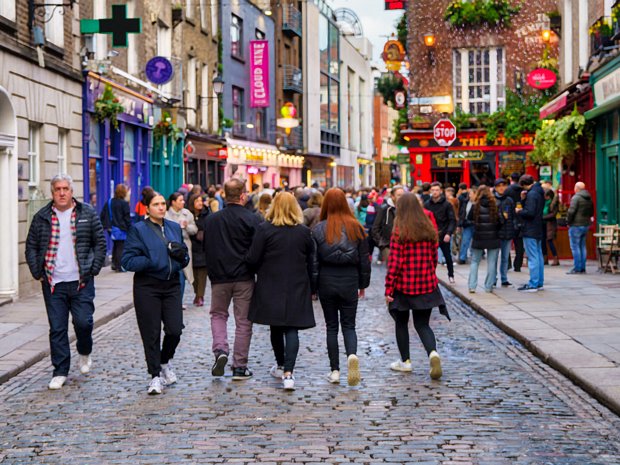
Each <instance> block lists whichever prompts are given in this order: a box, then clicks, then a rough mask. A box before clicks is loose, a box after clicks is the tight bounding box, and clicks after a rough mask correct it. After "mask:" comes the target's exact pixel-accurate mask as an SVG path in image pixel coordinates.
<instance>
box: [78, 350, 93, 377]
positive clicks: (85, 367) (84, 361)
mask: <svg viewBox="0 0 620 465" xmlns="http://www.w3.org/2000/svg"><path fill="white" fill-rule="evenodd" d="M92 365H93V360H92V359H91V358H90V355H82V354H80V373H82V374H83V375H85V374H86V373H89V372H90V367H91V366H92Z"/></svg>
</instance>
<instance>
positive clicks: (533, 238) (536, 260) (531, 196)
mask: <svg viewBox="0 0 620 465" xmlns="http://www.w3.org/2000/svg"><path fill="white" fill-rule="evenodd" d="M519 184H520V185H521V187H522V188H523V189H524V190H523V192H522V193H521V204H522V207H521V208H519V207H517V208H516V210H515V211H516V214H517V218H518V219H519V220H520V222H521V224H522V226H521V235H522V236H523V246H524V247H525V252H526V253H527V267H528V268H529V269H530V280H529V282H528V283H527V284H524V285H523V286H521V287H520V288H519V289H518V290H519V291H523V292H537V291H539V290H543V289H544V288H543V286H544V282H545V259H544V257H543V253H542V241H543V239H544V231H545V229H544V223H543V210H544V208H545V192H544V191H543V188H542V187H541V185H540V183H538V182H535V181H534V178H533V177H532V176H530V175H529V174H524V175H523V176H521V178H520V179H519Z"/></svg>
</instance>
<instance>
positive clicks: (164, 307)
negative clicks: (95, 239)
mask: <svg viewBox="0 0 620 465" xmlns="http://www.w3.org/2000/svg"><path fill="white" fill-rule="evenodd" d="M145 200H146V208H147V214H148V217H147V219H146V220H144V221H141V222H140V223H138V224H136V225H135V226H134V227H133V228H131V230H130V231H129V234H128V235H127V243H126V244H125V251H124V252H123V258H122V261H121V263H122V265H123V268H124V269H125V270H127V271H133V272H134V273H135V274H134V277H133V302H134V308H135V310H136V320H137V322H138V328H139V330H140V336H141V337H142V344H143V346H144V355H145V358H146V366H147V369H148V372H149V374H150V375H151V381H150V383H149V386H148V389H147V392H148V394H151V395H155V394H161V393H162V391H163V389H164V387H165V386H168V385H171V384H174V383H176V381H177V375H176V373H175V372H174V369H173V368H172V363H171V360H172V359H173V358H174V354H175V351H176V348H177V346H178V345H179V342H180V341H181V333H182V332H183V310H182V308H181V300H182V295H181V280H180V278H179V274H181V273H182V272H183V268H184V267H186V266H187V265H188V264H189V251H188V250H187V246H186V245H185V243H184V242H183V233H182V231H181V227H180V226H179V225H178V223H175V222H174V221H170V220H167V219H165V215H166V200H165V199H164V197H163V196H162V195H161V194H159V193H158V192H153V193H151V196H150V197H148V196H147V198H146V199H145ZM162 323H163V327H164V340H163V342H161V330H162Z"/></svg>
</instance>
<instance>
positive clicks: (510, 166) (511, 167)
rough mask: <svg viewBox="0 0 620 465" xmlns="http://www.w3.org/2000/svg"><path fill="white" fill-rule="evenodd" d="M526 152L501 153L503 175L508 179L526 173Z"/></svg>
mask: <svg viewBox="0 0 620 465" xmlns="http://www.w3.org/2000/svg"><path fill="white" fill-rule="evenodd" d="M525 158H526V155H525V152H500V153H499V165H500V167H501V174H502V176H503V177H504V178H508V177H509V176H510V175H511V174H512V173H525Z"/></svg>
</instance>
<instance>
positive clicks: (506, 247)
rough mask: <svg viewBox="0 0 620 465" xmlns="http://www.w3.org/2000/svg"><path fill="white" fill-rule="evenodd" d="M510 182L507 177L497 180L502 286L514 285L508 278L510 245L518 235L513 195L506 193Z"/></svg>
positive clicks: (496, 193) (496, 196)
mask: <svg viewBox="0 0 620 465" xmlns="http://www.w3.org/2000/svg"><path fill="white" fill-rule="evenodd" d="M507 187H508V183H507V181H506V180H505V179H502V178H499V179H496V180H495V200H496V201H497V208H498V211H499V214H500V215H501V216H502V217H503V218H500V220H501V226H500V229H499V242H500V245H499V250H500V260H499V276H500V280H501V283H502V287H509V286H512V283H511V282H510V281H509V280H508V264H509V263H510V247H511V245H512V241H513V240H514V238H515V237H516V235H517V227H516V225H515V204H514V202H513V200H512V197H509V196H508V195H507V194H506V189H507Z"/></svg>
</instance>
